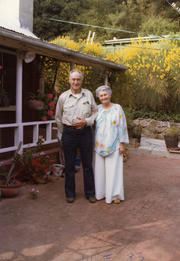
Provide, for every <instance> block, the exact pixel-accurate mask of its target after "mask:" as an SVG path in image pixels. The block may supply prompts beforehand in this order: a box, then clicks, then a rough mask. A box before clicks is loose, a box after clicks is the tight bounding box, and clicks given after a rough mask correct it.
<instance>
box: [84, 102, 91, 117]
mask: <svg viewBox="0 0 180 261" xmlns="http://www.w3.org/2000/svg"><path fill="white" fill-rule="evenodd" d="M82 109H83V114H84V118H88V117H89V116H90V115H91V105H90V103H89V101H85V102H83V104H82Z"/></svg>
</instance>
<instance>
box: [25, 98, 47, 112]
mask: <svg viewBox="0 0 180 261" xmlns="http://www.w3.org/2000/svg"><path fill="white" fill-rule="evenodd" d="M27 105H28V107H29V108H30V109H31V110H34V111H41V110H43V109H44V102H43V101H37V100H29V101H28V102H27Z"/></svg>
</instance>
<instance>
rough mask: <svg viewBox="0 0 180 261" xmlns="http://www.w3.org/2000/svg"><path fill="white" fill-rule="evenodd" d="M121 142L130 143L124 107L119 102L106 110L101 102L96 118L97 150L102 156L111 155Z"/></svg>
mask: <svg viewBox="0 0 180 261" xmlns="http://www.w3.org/2000/svg"><path fill="white" fill-rule="evenodd" d="M121 142H124V143H129V137H128V131H127V123H126V118H125V114H124V112H123V109H122V108H121V106H120V105H119V104H114V105H113V106H112V107H111V108H110V109H109V110H105V109H104V108H103V107H102V104H100V105H99V106H98V115H97V118H96V128H95V151H96V152H97V153H99V154H100V155H101V156H106V155H109V154H111V153H113V152H114V151H115V150H117V149H119V145H120V143H121Z"/></svg>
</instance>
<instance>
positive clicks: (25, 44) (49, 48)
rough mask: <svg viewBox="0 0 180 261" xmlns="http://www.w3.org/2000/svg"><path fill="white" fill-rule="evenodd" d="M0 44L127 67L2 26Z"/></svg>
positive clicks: (63, 58)
mask: <svg viewBox="0 0 180 261" xmlns="http://www.w3.org/2000/svg"><path fill="white" fill-rule="evenodd" d="M0 45H2V46H4V47H9V48H13V50H15V51H16V52H17V51H19V50H20V51H25V52H34V53H36V54H39V55H44V56H49V57H51V58H55V59H58V60H60V61H62V62H69V63H75V64H80V65H85V66H93V67H99V68H103V69H116V70H122V71H124V70H127V69H128V67H127V66H125V65H123V64H119V63H115V62H112V61H108V60H105V59H101V58H97V57H95V56H92V55H88V54H84V53H80V52H78V51H74V50H71V49H67V48H64V47H61V46H59V45H56V44H52V43H48V42H46V41H42V40H40V39H36V38H33V37H29V36H26V35H24V34H21V33H17V32H15V31H12V30H8V29H5V28H3V27H0Z"/></svg>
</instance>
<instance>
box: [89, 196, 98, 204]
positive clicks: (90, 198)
mask: <svg viewBox="0 0 180 261" xmlns="http://www.w3.org/2000/svg"><path fill="white" fill-rule="evenodd" d="M88 200H89V202H90V203H96V198H95V197H89V198H88Z"/></svg>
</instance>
